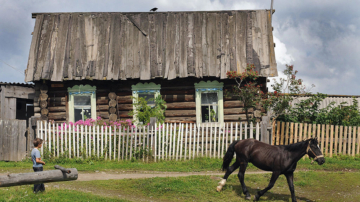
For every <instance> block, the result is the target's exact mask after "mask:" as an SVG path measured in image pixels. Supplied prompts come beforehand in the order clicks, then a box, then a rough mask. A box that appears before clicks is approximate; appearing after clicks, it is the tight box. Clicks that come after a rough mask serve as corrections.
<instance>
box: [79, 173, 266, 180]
mask: <svg viewBox="0 0 360 202" xmlns="http://www.w3.org/2000/svg"><path fill="white" fill-rule="evenodd" d="M262 173H268V172H260V171H257V172H246V174H262ZM234 174H235V173H234ZM191 175H211V176H223V175H224V172H221V173H220V172H186V173H184V172H146V173H145V172H122V173H106V172H94V173H82V172H79V177H78V179H77V180H78V181H92V180H109V179H112V180H121V179H138V178H153V177H184V176H191ZM219 179H220V178H219Z"/></svg>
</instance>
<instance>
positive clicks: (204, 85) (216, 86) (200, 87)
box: [194, 80, 224, 125]
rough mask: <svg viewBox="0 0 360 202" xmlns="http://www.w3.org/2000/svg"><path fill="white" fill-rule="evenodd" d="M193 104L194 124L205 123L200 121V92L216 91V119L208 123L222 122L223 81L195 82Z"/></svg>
mask: <svg viewBox="0 0 360 202" xmlns="http://www.w3.org/2000/svg"><path fill="white" fill-rule="evenodd" d="M194 86H195V104H196V124H197V125H200V124H206V123H203V122H202V114H201V106H202V104H201V94H202V93H217V96H218V103H217V105H218V121H217V122H209V123H220V124H223V123H224V92H223V88H224V83H223V82H219V81H216V80H214V81H207V82H205V81H200V82H199V83H195V84H194Z"/></svg>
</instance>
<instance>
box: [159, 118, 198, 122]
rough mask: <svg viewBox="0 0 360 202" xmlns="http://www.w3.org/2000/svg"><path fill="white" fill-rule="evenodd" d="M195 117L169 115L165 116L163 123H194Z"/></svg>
mask: <svg viewBox="0 0 360 202" xmlns="http://www.w3.org/2000/svg"><path fill="white" fill-rule="evenodd" d="M195 122H196V117H169V118H165V123H195Z"/></svg>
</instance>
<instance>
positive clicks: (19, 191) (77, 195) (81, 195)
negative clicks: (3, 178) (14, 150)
mask: <svg viewBox="0 0 360 202" xmlns="http://www.w3.org/2000/svg"><path fill="white" fill-rule="evenodd" d="M32 188H33V186H31V185H24V186H18V187H8V188H6V187H5V188H4V187H1V188H0V201H71V202H73V201H120V202H129V200H125V199H121V198H119V197H114V196H111V197H106V196H99V195H94V194H91V193H86V192H82V191H75V190H67V189H58V188H53V187H47V188H46V191H45V192H42V193H41V192H40V193H38V194H34V193H33V191H32Z"/></svg>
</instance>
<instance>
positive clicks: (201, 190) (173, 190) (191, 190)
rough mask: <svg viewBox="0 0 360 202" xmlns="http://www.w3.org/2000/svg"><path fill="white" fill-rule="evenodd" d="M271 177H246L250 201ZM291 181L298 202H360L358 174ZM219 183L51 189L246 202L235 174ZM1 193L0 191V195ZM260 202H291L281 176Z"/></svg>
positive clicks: (180, 180)
mask: <svg viewBox="0 0 360 202" xmlns="http://www.w3.org/2000/svg"><path fill="white" fill-rule="evenodd" d="M270 177H271V175H270V174H255V175H246V177H245V183H246V185H247V187H248V190H249V192H250V194H251V196H252V197H253V196H254V195H255V194H256V192H257V191H258V190H259V189H263V188H265V187H266V186H267V184H268V183H269V180H270ZM294 181H295V183H294V184H295V192H296V196H297V199H298V201H360V175H359V173H358V172H323V171H300V172H297V173H295V177H294ZM218 182H219V179H214V178H212V177H210V176H188V177H176V178H149V179H126V180H106V181H85V182H80V181H74V182H62V183H52V184H50V186H59V185H61V187H67V188H68V189H72V190H82V191H85V192H91V193H94V194H97V195H98V196H99V197H104V200H110V198H109V197H113V198H115V197H116V196H119V195H120V196H122V197H123V198H125V199H128V200H130V201H140V200H141V201H149V200H151V201H199V202H201V201H240V202H241V201H245V199H244V194H242V188H241V186H240V183H239V181H238V179H237V175H236V174H233V175H231V176H230V177H229V179H228V181H227V184H226V185H225V186H224V188H223V190H222V191H221V192H216V190H215V189H216V186H217V183H218ZM3 193H4V192H2V190H1V189H0V195H2V194H3ZM51 193H53V192H52V191H51ZM74 193H76V192H74ZM45 194H47V193H44V195H45ZM51 196H54V195H51ZM261 201H281V202H283V201H291V199H290V191H289V188H288V185H287V182H286V178H285V177H284V176H280V177H279V179H278V180H277V182H276V184H275V186H274V187H273V188H272V189H271V190H270V191H269V192H267V193H266V194H265V195H264V196H263V197H262V198H261Z"/></svg>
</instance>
